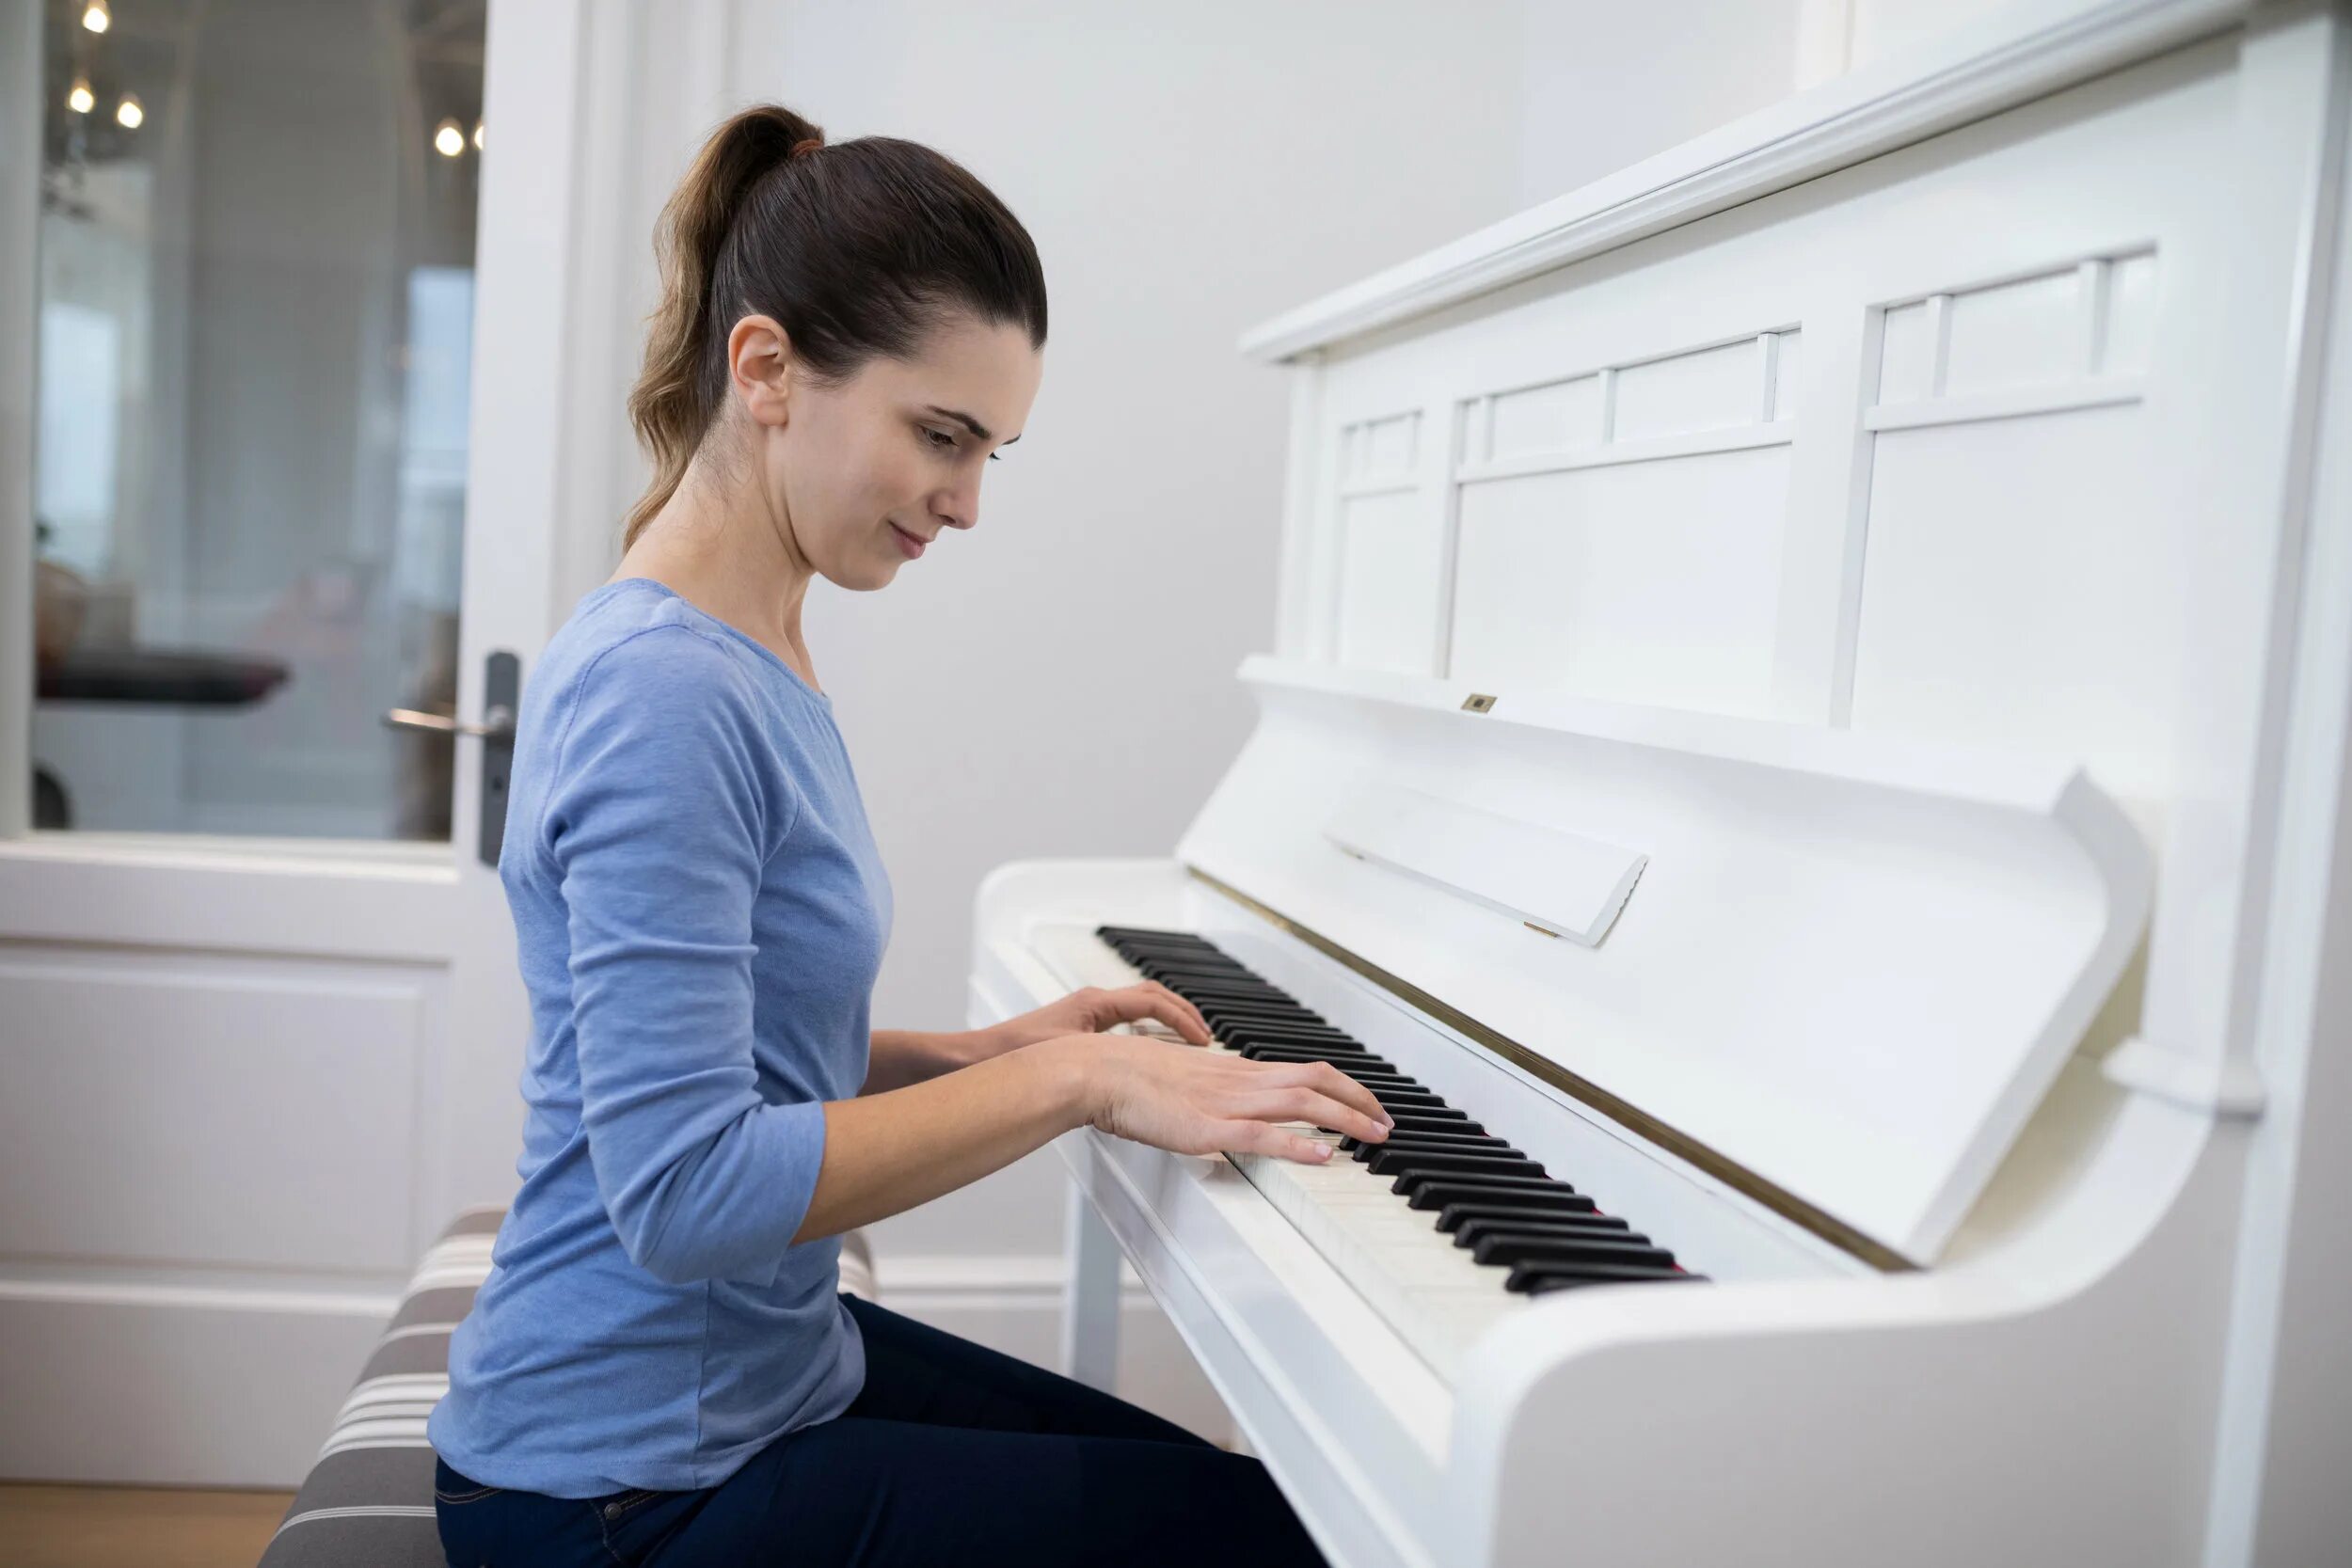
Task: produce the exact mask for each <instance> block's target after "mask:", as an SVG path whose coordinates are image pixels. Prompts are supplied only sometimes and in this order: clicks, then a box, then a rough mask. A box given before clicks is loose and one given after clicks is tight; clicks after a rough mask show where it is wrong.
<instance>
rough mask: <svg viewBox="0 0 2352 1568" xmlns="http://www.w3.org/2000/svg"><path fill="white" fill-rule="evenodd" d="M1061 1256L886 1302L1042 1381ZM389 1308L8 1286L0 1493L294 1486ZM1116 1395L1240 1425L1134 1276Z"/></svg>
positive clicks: (983, 1261) (899, 1292)
mask: <svg viewBox="0 0 2352 1568" xmlns="http://www.w3.org/2000/svg"><path fill="white" fill-rule="evenodd" d="M1064 1273H1065V1267H1064V1263H1063V1260H1062V1259H1061V1258H1060V1257H1058V1256H1015V1257H1003V1258H989V1257H974V1256H964V1255H941V1254H928V1255H909V1256H903V1257H894V1256H891V1255H888V1254H886V1253H885V1254H884V1255H883V1256H882V1257H881V1258H880V1259H877V1261H876V1275H877V1277H878V1280H879V1291H880V1295H881V1299H882V1305H884V1306H886V1307H890V1308H891V1309H892V1310H894V1311H898V1312H903V1313H905V1314H906V1315H907V1316H908V1317H911V1318H914V1319H916V1320H918V1321H919V1322H922V1323H930V1324H931V1325H932V1326H933V1327H936V1328H940V1329H944V1330H946V1332H947V1333H950V1334H955V1335H958V1336H961V1338H966V1339H970V1340H972V1341H974V1342H975V1343H977V1344H982V1345H986V1346H988V1347H989V1348H990V1349H992V1350H996V1351H1001V1352H1003V1353H1004V1354H1008V1355H1017V1356H1019V1357H1021V1358H1022V1359H1023V1360H1025V1361H1029V1362H1033V1363H1035V1364H1036V1365H1038V1366H1041V1367H1047V1368H1052V1367H1054V1366H1055V1365H1056V1362H1057V1359H1058V1356H1059V1353H1060V1343H1061V1310H1062V1279H1063V1275H1064ZM392 1305H393V1298H391V1297H389V1296H386V1297H374V1296H367V1295H353V1296H341V1297H339V1296H334V1295H330V1294H327V1293H325V1292H315V1291H314V1292H292V1291H289V1292H287V1293H284V1294H278V1293H276V1292H271V1291H196V1290H181V1289H156V1288H125V1287H121V1286H117V1285H113V1284H101V1283H87V1284H78V1285H77V1284H67V1283H64V1282H44V1283H40V1284H32V1283H27V1282H19V1283H17V1284H16V1285H14V1286H12V1287H9V1288H7V1289H0V1479H7V1480H12V1481H76V1482H103V1483H113V1484H125V1485H148V1486H223V1487H271V1488H278V1489H292V1488H293V1487H294V1486H295V1485H297V1484H299V1483H300V1481H301V1480H302V1478H303V1476H304V1475H305V1474H306V1473H307V1472H308V1471H309V1469H310V1463H311V1461H312V1459H313V1458H315V1457H316V1455H317V1452H318V1446H319V1443H320V1442H321V1440H322V1439H323V1438H324V1437H325V1436H326V1429H327V1426H328V1425H329V1423H330V1422H331V1421H332V1420H333V1418H334V1415H335V1412H336V1410H337V1409H338V1408H339V1407H340V1406H341V1404H342V1400H343V1396H344V1395H345V1394H346V1393H347V1392H348V1391H349V1390H350V1387H351V1384H352V1381H353V1380H354V1379H355V1378H357V1377H358V1375H359V1369H360V1367H361V1366H362V1365H363V1364H364V1363H365V1361H366V1360H367V1357H368V1354H369V1352H370V1351H371V1350H372V1349H373V1347H374V1344H375V1339H376V1336H377V1335H378V1334H379V1333H380V1332H381V1331H382V1329H383V1326H384V1323H385V1320H386V1318H387V1317H388V1316H389V1313H390V1310H391V1307H392ZM1123 1305H1124V1308H1125V1309H1124V1311H1123V1312H1122V1313H1121V1314H1120V1317H1121V1328H1122V1333H1121V1337H1120V1361H1119V1390H1118V1391H1119V1393H1120V1396H1121V1397H1122V1398H1125V1399H1128V1400H1131V1401H1133V1402H1136V1404H1139V1405H1141V1406H1143V1407H1144V1408H1145V1409H1147V1410H1150V1411H1152V1412H1153V1413H1154V1414H1156V1415H1159V1416H1162V1417H1164V1418H1167V1419H1168V1420H1171V1421H1174V1422H1176V1423H1177V1424H1179V1425H1180V1426H1183V1427H1184V1428H1186V1429H1188V1430H1190V1431H1192V1432H1197V1433H1200V1435H1201V1436H1203V1437H1206V1438H1209V1439H1210V1440H1211V1441H1213V1442H1229V1441H1231V1440H1232V1435H1233V1429H1232V1418H1231V1417H1230V1416H1228V1415H1227V1413H1226V1411H1225V1408H1224V1405H1223V1404H1222V1402H1219V1401H1218V1399H1217V1397H1216V1393H1215V1392H1214V1391H1212V1390H1211V1389H1210V1387H1209V1386H1208V1383H1207V1381H1206V1380H1205V1379H1203V1378H1202V1377H1201V1375H1200V1370H1199V1369H1198V1368H1197V1367H1195V1366H1194V1365H1193V1361H1192V1357H1191V1356H1190V1354H1187V1353H1186V1352H1185V1350H1184V1345H1183V1343H1182V1341H1181V1340H1179V1339H1178V1338H1177V1336H1176V1332H1175V1330H1174V1329H1173V1328H1172V1327H1171V1326H1170V1325H1169V1324H1168V1320H1167V1319H1166V1318H1165V1317H1163V1316H1162V1315H1161V1314H1160V1311H1159V1309H1158V1308H1157V1307H1154V1306H1153V1305H1152V1299H1151V1297H1150V1296H1149V1295H1148V1294H1146V1293H1145V1291H1144V1290H1143V1288H1142V1287H1141V1285H1139V1284H1137V1283H1136V1282H1135V1280H1134V1279H1133V1277H1132V1276H1130V1278H1129V1281H1128V1286H1127V1290H1126V1291H1125V1295H1124V1304H1123Z"/></svg>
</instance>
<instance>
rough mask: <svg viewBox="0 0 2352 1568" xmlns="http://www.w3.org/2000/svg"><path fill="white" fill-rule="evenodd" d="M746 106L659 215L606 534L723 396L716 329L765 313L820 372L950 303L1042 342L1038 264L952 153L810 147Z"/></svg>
mask: <svg viewBox="0 0 2352 1568" xmlns="http://www.w3.org/2000/svg"><path fill="white" fill-rule="evenodd" d="M824 137H825V133H824V132H823V130H821V129H820V128H818V126H815V125H812V124H810V123H809V122H808V121H807V120H805V119H802V118H801V117H800V116H799V115H796V114H794V113H793V112H792V111H791V110H789V109H787V108H784V107H783V106H781V105H779V104H774V103H763V104H759V105H757V106H755V107H754V108H749V109H745V110H744V111H743V112H742V113H740V114H739V115H736V116H735V117H734V118H733V119H729V120H728V121H727V122H726V123H725V124H723V125H722V126H720V127H719V128H718V129H717V130H716V131H713V132H712V133H711V134H710V139H709V140H708V141H707V142H705V143H703V149H702V151H701V152H700V153H699V154H697V155H696V156H695V159H694V165H693V166H692V167H691V168H690V169H688V170H687V171H686V178H685V179H683V180H681V181H680V182H678V187H677V190H676V191H675V193H674V194H673V195H672V196H671V198H670V200H669V204H668V205H667V206H666V207H664V208H663V209H662V211H661V222H660V229H659V230H658V232H657V234H656V238H655V251H656V254H657V255H658V256H659V257H660V262H661V304H660V307H659V309H656V310H655V311H654V314H653V317H652V325H651V328H650V330H649V331H648V332H647V334H646V338H645V364H644V370H643V372H640V373H639V375H638V378H637V385H636V387H635V388H634V389H632V390H631V391H630V393H629V396H628V417H629V422H630V423H632V424H634V425H635V426H636V427H637V435H638V438H639V439H640V440H642V441H644V444H645V447H646V450H647V451H649V452H650V453H651V454H652V456H653V461H654V476H653V483H651V484H650V485H648V486H647V487H646V490H645V493H644V495H643V496H641V497H639V498H638V500H637V504H636V505H635V506H633V507H631V508H629V513H628V528H627V530H626V531H625V533H624V535H623V539H622V544H623V547H624V548H626V547H627V546H629V545H632V544H635V543H636V542H637V536H638V535H639V534H640V533H642V532H644V528H645V525H646V523H648V522H650V521H651V520H652V518H653V515H654V514H655V513H657V512H659V511H660V510H661V507H662V505H663V503H664V502H666V501H668V500H669V499H670V497H671V496H672V495H673V494H675V491H676V490H677V487H678V482H679V481H680V480H682V479H683V478H684V477H685V475H686V466H687V464H688V463H689V462H690V461H691V459H692V457H693V455H694V452H695V451H696V450H697V449H698V448H700V447H701V445H702V442H703V437H704V436H706V435H707V433H708V432H709V429H710V424H711V421H712V420H714V419H715V418H716V417H717V416H718V413H719V410H720V408H721V406H722V405H723V403H724V401H725V397H726V389H727V335H728V334H729V333H731V332H733V331H734V330H735V324H736V323H737V322H739V321H740V320H741V319H742V318H743V317H745V316H747V315H753V314H758V315H768V316H773V317H774V318H775V319H776V320H777V322H778V323H780V324H781V325H783V327H784V329H785V332H786V333H787V335H788V336H789V337H790V339H791V341H792V352H793V355H794V356H795V358H797V359H798V360H800V361H801V362H802V363H803V364H804V365H805V366H806V367H807V369H808V370H809V372H811V373H813V374H814V375H815V376H817V377H818V378H819V379H820V380H828V381H837V380H840V379H842V378H845V377H847V376H849V375H850V374H852V373H854V372H856V371H857V369H858V368H859V367H860V366H862V365H864V364H865V363H866V361H867V360H869V359H873V358H876V357H878V356H887V357H890V358H907V357H911V356H914V354H915V353H917V352H919V350H920V348H921V345H922V342H923V340H924V338H925V337H927V336H928V335H929V334H930V331H931V329H932V328H933V327H935V326H936V325H939V323H940V322H941V321H942V319H944V318H945V317H946V315H947V314H948V313H949V312H950V311H952V310H956V309H963V310H968V311H970V312H972V313H973V314H974V315H976V316H977V317H979V319H980V320H982V321H984V322H987V323H990V324H991V325H1013V326H1019V327H1021V328H1023V329H1024V330H1025V331H1026V332H1027V333H1028V335H1029V341H1030V343H1031V344H1032V345H1033V346H1036V347H1039V348H1042V347H1043V346H1044V345H1045V273H1044V269H1043V268H1041V266H1040V265H1039V264H1038V259H1037V247H1036V246H1035V245H1032V244H1031V243H1030V241H1029V233H1028V230H1025V229H1024V228H1022V227H1021V221H1020V219H1018V218H1016V217H1014V216H1013V215H1012V214H1011V213H1010V212H1009V210H1008V209H1007V208H1006V206H1005V204H1004V203H1003V202H1002V201H999V200H998V199H997V198H996V197H995V194H994V193H993V192H992V191H991V190H989V188H988V187H987V186H986V185H983V184H981V183H980V182H979V181H978V180H977V179H975V178H974V177H973V175H972V173H971V171H970V170H968V169H966V168H965V167H964V166H962V165H961V164H959V163H957V162H955V160H953V159H952V158H948V157H946V155H944V154H942V153H939V152H935V151H933V150H931V149H930V148H928V147H924V146H921V145H919V144H917V143H914V142H910V141H900V140H898V138H896V137H893V136H860V137H858V138H857V139H856V140H854V141H846V142H842V143H841V144H839V145H838V146H834V147H828V146H826V145H825V139H824Z"/></svg>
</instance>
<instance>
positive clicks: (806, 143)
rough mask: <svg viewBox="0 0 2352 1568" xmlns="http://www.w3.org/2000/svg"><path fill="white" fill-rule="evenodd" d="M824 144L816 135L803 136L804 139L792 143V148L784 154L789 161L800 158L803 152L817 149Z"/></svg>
mask: <svg viewBox="0 0 2352 1568" xmlns="http://www.w3.org/2000/svg"><path fill="white" fill-rule="evenodd" d="M824 145H825V144H824V143H823V142H822V141H820V140H818V138H817V137H815V136H809V137H805V138H803V140H800V141H796V142H794V143H793V144H792V150H790V151H789V152H787V153H786V154H785V155H784V156H785V161H786V162H787V163H789V162H790V161H791V160H792V159H794V158H798V157H800V156H801V155H802V154H803V153H807V152H815V151H817V150H818V149H820V148H822V147H823V146H824Z"/></svg>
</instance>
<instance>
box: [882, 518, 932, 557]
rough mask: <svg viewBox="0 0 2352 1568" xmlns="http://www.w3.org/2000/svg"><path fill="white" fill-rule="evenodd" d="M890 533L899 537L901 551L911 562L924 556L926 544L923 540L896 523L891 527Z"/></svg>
mask: <svg viewBox="0 0 2352 1568" xmlns="http://www.w3.org/2000/svg"><path fill="white" fill-rule="evenodd" d="M890 531H891V533H892V534H894V535H895V536H896V537H897V539H898V548H899V550H900V551H901V552H902V553H903V554H904V555H905V556H906V558H907V559H908V560H909V561H913V560H915V559H916V558H917V557H919V556H921V555H922V553H923V543H924V542H923V541H922V540H920V539H917V538H916V537H915V536H914V534H912V533H909V532H908V531H906V530H905V529H902V528H900V527H899V526H898V524H896V523H893V524H891V525H890Z"/></svg>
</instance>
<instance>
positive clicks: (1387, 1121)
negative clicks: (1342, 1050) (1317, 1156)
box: [1291, 1062, 1396, 1127]
mask: <svg viewBox="0 0 2352 1568" xmlns="http://www.w3.org/2000/svg"><path fill="white" fill-rule="evenodd" d="M1297 1067H1298V1072H1297V1074H1296V1076H1295V1077H1294V1078H1293V1079H1292V1080H1291V1082H1293V1083H1295V1084H1303V1085H1306V1086H1307V1087H1309V1088H1311V1089H1313V1090H1314V1091H1315V1092H1316V1093H1318V1094H1321V1095H1326V1096H1327V1097H1329V1098H1330V1099H1332V1100H1336V1101H1339V1102H1340V1103H1341V1104H1343V1105H1346V1106H1350V1107H1352V1108H1354V1109H1355V1110H1358V1111H1360V1112H1362V1113H1363V1114H1364V1115H1365V1116H1367V1117H1371V1118H1372V1119H1373V1120H1375V1121H1376V1122H1378V1123H1379V1124H1380V1125H1381V1126H1383V1127H1393V1126H1394V1125H1396V1121H1395V1118H1394V1117H1391V1116H1390V1115H1389V1112H1388V1108H1387V1107H1386V1106H1384V1105H1382V1104H1381V1103H1380V1101H1378V1100H1377V1099H1375V1098H1374V1096H1373V1092H1372V1091H1371V1090H1370V1089H1368V1088H1366V1087H1364V1086H1363V1085H1361V1084H1359V1083H1358V1082H1356V1080H1355V1079H1353V1078H1350V1077H1349V1076H1348V1075H1347V1074H1346V1073H1344V1072H1342V1071H1341V1070H1340V1069H1338V1068H1335V1067H1333V1066H1332V1065H1331V1064H1330V1063H1328V1062H1301V1063H1299V1064H1297Z"/></svg>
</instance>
